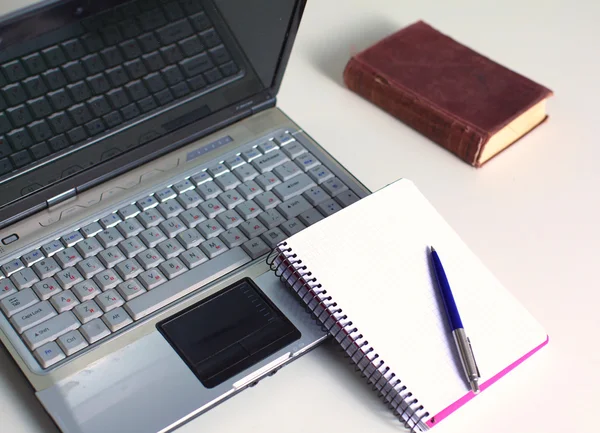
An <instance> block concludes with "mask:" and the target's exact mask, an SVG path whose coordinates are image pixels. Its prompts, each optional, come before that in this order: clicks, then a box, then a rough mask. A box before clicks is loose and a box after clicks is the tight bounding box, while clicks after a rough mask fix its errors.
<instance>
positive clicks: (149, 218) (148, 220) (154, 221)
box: [136, 208, 165, 228]
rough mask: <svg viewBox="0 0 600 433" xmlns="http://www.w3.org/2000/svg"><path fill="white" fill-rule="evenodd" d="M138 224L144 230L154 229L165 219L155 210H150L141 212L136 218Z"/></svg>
mask: <svg viewBox="0 0 600 433" xmlns="http://www.w3.org/2000/svg"><path fill="white" fill-rule="evenodd" d="M136 218H137V219H138V221H139V222H141V223H142V225H143V226H144V227H146V228H150V227H155V226H157V225H159V224H160V223H161V222H162V221H164V220H165V218H164V217H163V216H162V215H161V214H160V212H159V211H158V210H157V209H156V208H150V209H148V210H145V211H143V212H141V213H140V214H139V215H138V216H137V217H136Z"/></svg>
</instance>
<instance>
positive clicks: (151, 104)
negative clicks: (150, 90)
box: [137, 96, 158, 113]
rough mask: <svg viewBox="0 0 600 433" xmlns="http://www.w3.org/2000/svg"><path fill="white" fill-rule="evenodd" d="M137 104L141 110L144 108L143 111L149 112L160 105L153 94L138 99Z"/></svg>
mask: <svg viewBox="0 0 600 433" xmlns="http://www.w3.org/2000/svg"><path fill="white" fill-rule="evenodd" d="M137 104H138V106H139V107H140V110H142V113H147V112H148V111H152V110H154V109H155V108H157V107H158V105H157V104H156V101H155V100H154V97H153V96H147V97H145V98H144V99H142V100H140V101H138V103H137Z"/></svg>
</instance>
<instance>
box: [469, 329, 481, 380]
mask: <svg viewBox="0 0 600 433" xmlns="http://www.w3.org/2000/svg"><path fill="white" fill-rule="evenodd" d="M467 343H469V352H471V359H472V360H473V364H475V370H477V378H480V377H481V374H480V373H479V366H478V365H477V360H476V359H475V354H474V353H473V346H471V339H470V338H469V337H467Z"/></svg>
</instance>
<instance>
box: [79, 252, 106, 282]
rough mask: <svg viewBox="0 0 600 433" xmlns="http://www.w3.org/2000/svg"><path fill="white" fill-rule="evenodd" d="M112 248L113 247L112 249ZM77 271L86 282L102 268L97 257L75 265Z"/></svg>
mask: <svg viewBox="0 0 600 433" xmlns="http://www.w3.org/2000/svg"><path fill="white" fill-rule="evenodd" d="M113 248H114V247H113ZM76 267H77V270H78V271H79V273H80V274H81V275H82V276H83V278H85V279H86V280H87V279H89V278H92V277H93V276H94V275H96V274H97V273H98V272H100V271H103V270H104V266H103V265H102V263H100V261H99V260H98V258H97V257H90V258H89V259H85V260H83V261H81V262H79V263H77V266H76Z"/></svg>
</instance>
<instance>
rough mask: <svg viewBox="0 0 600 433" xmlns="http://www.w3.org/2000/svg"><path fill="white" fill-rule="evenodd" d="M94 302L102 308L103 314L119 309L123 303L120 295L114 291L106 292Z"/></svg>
mask: <svg viewBox="0 0 600 433" xmlns="http://www.w3.org/2000/svg"><path fill="white" fill-rule="evenodd" d="M94 301H95V302H96V303H97V304H98V305H99V306H100V308H102V310H103V311H104V312H107V311H110V310H113V309H115V308H117V307H120V306H121V305H123V304H124V303H125V301H124V300H123V298H122V297H121V295H119V294H118V293H117V291H116V290H113V289H111V290H107V291H106V292H104V293H102V294H101V295H100V296H97V297H96V298H95V299H94Z"/></svg>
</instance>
